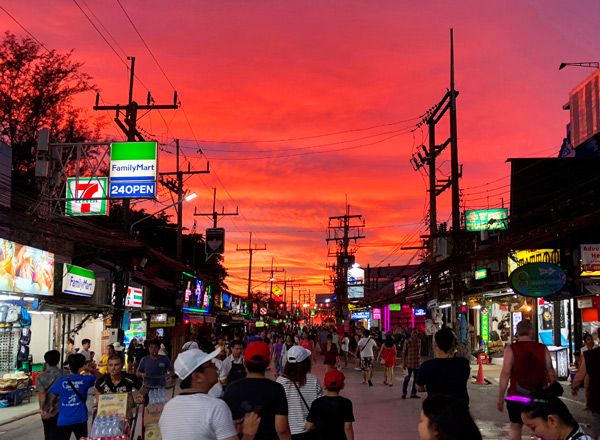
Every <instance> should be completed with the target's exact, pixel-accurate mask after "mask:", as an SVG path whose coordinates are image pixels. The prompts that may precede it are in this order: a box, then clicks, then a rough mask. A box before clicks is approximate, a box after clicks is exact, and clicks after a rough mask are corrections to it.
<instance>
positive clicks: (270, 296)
mask: <svg viewBox="0 0 600 440" xmlns="http://www.w3.org/2000/svg"><path fill="white" fill-rule="evenodd" d="M274 261H275V259H274V258H273V257H271V269H265V268H264V267H263V269H262V271H263V272H270V273H271V277H270V278H269V281H270V282H271V288H270V289H269V300H272V299H273V281H275V278H274V276H275V273H276V272H285V269H284V268H283V267H273V263H274Z"/></svg>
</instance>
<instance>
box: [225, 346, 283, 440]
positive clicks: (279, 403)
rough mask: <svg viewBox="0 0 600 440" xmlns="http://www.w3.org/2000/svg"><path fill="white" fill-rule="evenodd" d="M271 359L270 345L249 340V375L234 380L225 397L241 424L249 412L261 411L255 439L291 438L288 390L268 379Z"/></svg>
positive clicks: (247, 364)
mask: <svg viewBox="0 0 600 440" xmlns="http://www.w3.org/2000/svg"><path fill="white" fill-rule="evenodd" d="M270 360H271V353H270V349H269V345H268V344H266V343H264V342H262V341H256V342H251V343H249V344H248V347H247V348H246V352H245V354H244V362H245V364H246V368H247V370H248V375H247V376H246V377H245V378H244V379H240V380H237V381H235V382H233V383H231V384H230V385H229V386H228V387H227V389H226V390H225V395H224V396H223V400H224V401H225V403H227V406H229V409H230V410H231V414H232V416H233V420H234V422H236V423H242V422H243V419H244V416H245V415H246V414H247V413H250V412H255V413H256V414H258V416H259V417H260V425H259V427H258V431H257V433H256V435H255V436H254V440H290V439H291V434H290V429H289V426H288V404H287V398H286V396H285V390H284V389H283V386H282V385H280V384H278V383H277V382H274V381H272V380H270V379H267V378H265V371H266V370H267V367H268V366H269V363H270Z"/></svg>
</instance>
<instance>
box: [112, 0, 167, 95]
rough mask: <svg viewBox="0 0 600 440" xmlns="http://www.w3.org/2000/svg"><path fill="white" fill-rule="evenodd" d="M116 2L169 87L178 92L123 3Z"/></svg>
mask: <svg viewBox="0 0 600 440" xmlns="http://www.w3.org/2000/svg"><path fill="white" fill-rule="evenodd" d="M116 1H117V3H118V4H119V6H120V7H121V10H122V11H123V13H124V14H125V16H126V17H127V20H129V23H130V24H131V26H132V27H133V29H134V30H135V33H136V34H137V35H138V37H140V40H142V43H143V44H144V47H146V50H147V51H148V53H149V54H150V56H151V57H152V59H153V60H154V62H155V63H156V65H157V66H158V68H159V69H160V71H161V73H162V74H163V76H164V77H165V79H166V80H167V82H168V83H169V85H170V86H171V88H172V89H173V90H176V89H175V86H174V85H173V83H172V82H171V80H170V79H169V77H168V76H167V74H166V72H165V69H163V67H162V66H161V65H160V63H159V62H158V59H156V57H155V56H154V53H153V52H152V50H150V46H148V43H146V40H145V39H144V37H142V34H141V33H140V31H139V30H138V28H137V26H136V25H135V23H134V22H133V20H132V19H131V17H130V16H129V14H128V13H127V11H126V10H125V7H124V6H123V4H122V3H121V1H120V0H116Z"/></svg>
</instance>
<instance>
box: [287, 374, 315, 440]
mask: <svg viewBox="0 0 600 440" xmlns="http://www.w3.org/2000/svg"><path fill="white" fill-rule="evenodd" d="M277 382H279V383H280V384H281V385H283V389H284V390H285V395H286V397H287V402H288V423H289V425H290V431H291V433H292V434H301V433H303V432H306V427H305V425H306V417H307V416H308V408H310V405H311V404H312V403H313V402H314V401H315V400H316V399H317V398H318V397H321V396H322V395H323V390H322V388H321V384H320V383H319V380H318V379H317V378H316V377H315V375H314V374H312V373H308V374H307V375H306V383H305V384H304V385H303V386H301V387H300V386H299V389H300V393H302V396H300V394H299V392H298V389H296V387H295V386H294V382H292V381H291V380H290V379H288V378H287V377H284V376H279V377H278V378H277ZM302 397H304V400H302ZM304 402H306V404H305V403H304ZM307 405H308V408H307V407H306V406H307Z"/></svg>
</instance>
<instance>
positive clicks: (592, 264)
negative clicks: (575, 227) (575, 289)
mask: <svg viewBox="0 0 600 440" xmlns="http://www.w3.org/2000/svg"><path fill="white" fill-rule="evenodd" d="M581 275H582V276H588V277H589V276H600V244H582V245H581Z"/></svg>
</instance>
